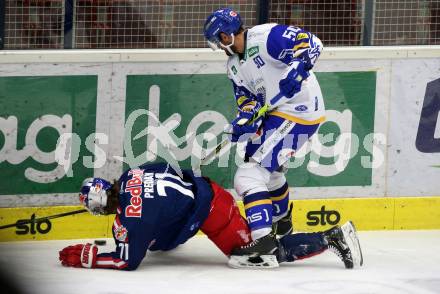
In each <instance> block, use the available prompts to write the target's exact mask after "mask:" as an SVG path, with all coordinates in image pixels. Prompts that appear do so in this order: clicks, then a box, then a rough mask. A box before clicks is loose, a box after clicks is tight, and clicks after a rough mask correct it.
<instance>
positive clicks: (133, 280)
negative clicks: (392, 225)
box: [0, 231, 440, 294]
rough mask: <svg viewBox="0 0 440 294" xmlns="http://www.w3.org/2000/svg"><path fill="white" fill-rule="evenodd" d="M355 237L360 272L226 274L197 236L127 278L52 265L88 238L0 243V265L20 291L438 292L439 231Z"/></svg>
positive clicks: (327, 261)
mask: <svg viewBox="0 0 440 294" xmlns="http://www.w3.org/2000/svg"><path fill="white" fill-rule="evenodd" d="M359 237H360V241H361V245H362V249H363V254H364V266H363V267H361V268H357V269H354V270H346V269H345V268H344V266H343V263H342V262H341V261H340V260H339V259H338V258H337V257H336V256H335V255H334V254H333V253H331V252H328V251H326V252H324V253H323V254H321V255H318V256H315V257H312V258H309V259H307V260H302V261H297V262H294V263H286V264H282V265H281V266H280V268H277V269H270V270H247V269H231V268H228V267H227V265H226V262H227V260H226V257H224V256H223V255H222V254H221V252H220V251H219V250H218V249H217V248H216V247H215V246H214V245H213V244H212V243H211V242H210V241H209V240H208V239H207V238H206V237H203V236H197V237H194V238H193V239H191V240H190V241H189V242H187V243H186V244H185V245H182V246H181V247H179V248H178V249H176V250H174V251H171V252H154V253H149V254H148V255H147V257H146V258H145V259H144V261H143V263H142V264H141V265H140V267H139V268H138V270H136V271H134V272H123V271H116V270H105V269H76V268H66V267H62V266H61V265H60V263H59V261H58V251H59V250H60V249H62V248H63V247H65V246H67V245H71V244H77V243H85V242H86V241H93V240H68V241H44V242H41V241H40V242H15V243H0V250H1V254H0V266H1V268H2V270H3V273H4V274H6V275H9V276H13V280H14V281H15V282H16V284H18V286H19V287H20V289H21V290H22V291H23V292H24V293H45V294H49V293H57V294H62V293H84V294H86V293H87V294H88V293H92V294H93V293H110V294H117V293H120V294H128V293H173V294H184V293H191V294H198V293H203V294H214V293H222V294H230V293H240V294H248V293H249V294H260V293H261V294H263V293H264V294H284V293H286V294H287V293H289V294H292V293H295V294H301V293H326V294H330V293H335V294H343V293H356V294H358V293H385V294H394V293H399V294H401V293H417V294H418V293H440V253H439V249H440V245H439V244H440V231H381V232H360V233H359ZM113 244H114V243H113V240H108V241H107V245H106V246H100V247H99V248H100V252H102V251H111V250H113V248H114V245H113ZM2 293H5V292H3V291H2Z"/></svg>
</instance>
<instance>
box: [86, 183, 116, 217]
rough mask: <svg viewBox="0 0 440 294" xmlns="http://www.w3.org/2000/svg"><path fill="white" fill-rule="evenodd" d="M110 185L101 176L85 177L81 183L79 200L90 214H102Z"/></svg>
mask: <svg viewBox="0 0 440 294" xmlns="http://www.w3.org/2000/svg"><path fill="white" fill-rule="evenodd" d="M111 187H112V185H111V184H110V183H109V182H107V181H106V180H104V179H101V178H87V179H85V180H84V181H83V183H82V185H81V191H80V193H79V201H80V202H81V204H82V205H84V207H85V208H86V209H87V210H88V211H89V212H90V213H92V214H95V215H98V214H104V208H105V207H106V206H107V198H108V195H107V192H109V191H110V189H111Z"/></svg>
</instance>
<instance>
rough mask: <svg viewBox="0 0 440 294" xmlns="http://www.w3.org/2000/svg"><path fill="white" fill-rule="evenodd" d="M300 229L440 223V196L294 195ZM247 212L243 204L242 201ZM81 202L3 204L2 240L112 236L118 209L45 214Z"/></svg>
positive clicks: (387, 227) (391, 227) (0, 212)
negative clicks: (349, 224) (110, 212)
mask: <svg viewBox="0 0 440 294" xmlns="http://www.w3.org/2000/svg"><path fill="white" fill-rule="evenodd" d="M293 203H294V212H293V224H294V227H295V230H296V231H319V230H322V229H325V228H328V227H331V226H333V225H337V224H339V225H340V224H343V223H344V222H346V221H347V220H352V221H353V222H354V223H355V225H356V227H357V229H358V230H361V231H363V230H420V229H440V197H405V198H351V199H310V200H295V201H293ZM239 207H240V209H241V211H242V214H243V204H242V202H241V201H239ZM80 208H81V207H80V206H55V207H21V208H0V215H1V218H0V226H4V225H8V224H14V223H17V222H20V221H21V222H22V221H23V220H29V223H28V224H18V225H17V226H15V227H11V228H6V229H0V241H24V240H56V239H81V238H111V237H112V232H111V229H112V224H113V221H114V215H109V216H92V215H90V214H89V213H87V212H86V213H81V214H76V215H71V216H65V217H61V218H56V219H50V220H40V221H38V218H42V217H45V216H51V215H56V214H61V213H65V212H70V211H74V210H78V209H80Z"/></svg>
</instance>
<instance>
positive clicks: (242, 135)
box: [231, 111, 262, 142]
mask: <svg viewBox="0 0 440 294" xmlns="http://www.w3.org/2000/svg"><path fill="white" fill-rule="evenodd" d="M256 112H258V111H256ZM256 112H255V111H239V113H238V116H237V117H236V118H235V119H234V120H233V121H232V122H231V125H232V133H231V142H243V141H247V140H248V139H249V137H251V136H252V135H254V134H255V133H256V132H257V130H258V128H259V127H260V125H261V120H262V117H259V118H257V119H256V120H254V121H253V122H250V121H251V120H252V118H253V117H254V114H255V113H256ZM243 122H245V123H243Z"/></svg>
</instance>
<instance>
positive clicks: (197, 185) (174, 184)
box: [59, 163, 360, 270]
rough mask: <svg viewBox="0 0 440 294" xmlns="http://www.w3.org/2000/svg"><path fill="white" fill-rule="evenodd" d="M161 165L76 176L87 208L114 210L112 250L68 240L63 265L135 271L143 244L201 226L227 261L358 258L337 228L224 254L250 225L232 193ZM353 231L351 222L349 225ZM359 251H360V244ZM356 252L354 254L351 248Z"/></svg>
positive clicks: (164, 244) (178, 239)
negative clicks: (331, 254)
mask: <svg viewBox="0 0 440 294" xmlns="http://www.w3.org/2000/svg"><path fill="white" fill-rule="evenodd" d="M181 175H183V177H181V176H179V175H178V173H177V172H175V171H174V169H173V168H172V167H171V166H170V165H168V164H166V163H159V164H147V165H143V166H140V167H139V168H136V169H129V170H127V171H126V172H124V173H123V174H122V175H121V177H120V179H119V181H118V182H117V183H115V184H113V185H112V184H110V183H109V182H108V181H106V180H104V179H100V178H89V179H86V180H85V181H84V182H83V185H82V187H81V192H80V201H81V202H82V203H83V205H84V206H85V207H86V208H87V209H88V210H89V211H90V212H91V213H93V214H96V215H100V214H101V215H102V214H112V213H116V216H115V220H114V223H113V228H112V231H113V238H114V240H115V243H116V248H115V251H113V252H108V253H98V247H97V246H96V245H93V244H77V245H73V246H68V247H66V248H64V249H63V250H61V251H60V252H59V259H60V261H61V263H62V265H64V266H71V267H84V268H111V269H120V270H135V269H136V268H137V267H138V266H139V264H140V263H141V261H142V260H143V259H144V257H145V254H146V252H147V250H151V251H155V250H164V251H167V250H172V249H174V248H176V247H177V246H178V245H180V244H183V243H185V242H186V241H187V240H188V239H190V238H191V237H192V236H194V235H195V234H196V233H197V231H198V230H199V229H200V230H201V231H202V232H203V233H205V234H206V235H207V236H208V238H209V239H210V240H211V241H212V242H213V243H214V244H215V245H216V246H217V247H218V248H219V249H220V250H221V251H222V252H223V253H224V254H225V255H226V256H228V257H230V259H229V265H230V266H232V267H262V268H265V267H266V268H270V267H277V266H278V262H291V261H295V260H298V259H302V258H306V257H309V256H313V255H316V254H318V253H321V252H323V251H325V250H326V249H332V250H333V251H336V253H337V255H338V256H339V257H340V258H341V259H342V261H343V262H344V264H345V267H347V268H351V267H353V265H354V264H356V263H357V264H358V263H359V261H358V259H359V257H357V256H358V255H359V254H357V253H356V252H358V250H360V247H359V249H358V247H356V246H358V245H357V244H355V243H353V244H352V243H350V242H352V241H350V240H349V239H350V236H349V234H348V233H346V232H344V227H342V228H339V227H334V228H332V229H330V230H328V231H325V232H319V233H301V234H294V235H287V236H284V237H283V238H281V239H280V240H279V242H278V246H277V249H276V250H274V251H273V252H271V254H269V255H264V256H254V257H252V256H251V257H250V258H245V257H244V256H231V252H232V251H233V249H234V248H240V247H242V246H245V245H247V244H250V243H251V237H250V230H249V227H248V225H247V222H246V220H245V219H244V218H243V217H242V216H241V215H240V211H239V209H238V207H237V205H236V203H235V201H234V199H233V197H232V195H231V194H230V193H229V192H227V191H226V190H224V189H223V188H222V187H220V186H219V185H218V184H216V183H215V182H213V181H211V180H210V179H208V178H204V177H198V176H195V175H194V173H193V172H192V171H190V170H183V171H182V173H181ZM348 229H350V230H351V231H352V233H354V235H353V234H352V235H353V236H355V235H356V234H355V231H354V228H353V227H352V226H351V225H350V224H349V228H348ZM359 252H360V251H359ZM353 253H355V255H353Z"/></svg>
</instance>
